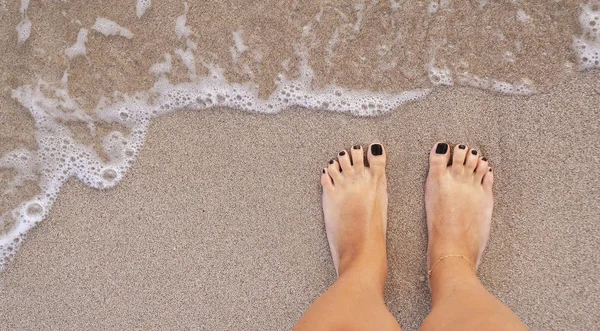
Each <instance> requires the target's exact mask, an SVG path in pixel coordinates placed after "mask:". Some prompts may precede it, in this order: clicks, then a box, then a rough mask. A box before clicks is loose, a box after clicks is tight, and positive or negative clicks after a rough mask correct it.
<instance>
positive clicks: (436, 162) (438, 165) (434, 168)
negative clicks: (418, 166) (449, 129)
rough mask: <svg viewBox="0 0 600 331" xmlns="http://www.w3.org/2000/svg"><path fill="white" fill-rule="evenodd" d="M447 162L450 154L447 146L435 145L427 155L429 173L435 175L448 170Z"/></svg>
mask: <svg viewBox="0 0 600 331" xmlns="http://www.w3.org/2000/svg"><path fill="white" fill-rule="evenodd" d="M449 160H450V153H449V152H448V144H446V143H437V144H435V146H433V148H432V149H431V152H430V153H429V172H430V173H435V172H440V171H443V170H446V169H447V168H448V161H449Z"/></svg>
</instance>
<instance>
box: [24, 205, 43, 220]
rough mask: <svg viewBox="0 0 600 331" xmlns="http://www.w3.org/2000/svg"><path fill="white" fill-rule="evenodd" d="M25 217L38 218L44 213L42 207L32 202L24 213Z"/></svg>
mask: <svg viewBox="0 0 600 331" xmlns="http://www.w3.org/2000/svg"><path fill="white" fill-rule="evenodd" d="M25 213H26V214H27V216H31V217H39V216H42V214H43V213H44V207H42V205H40V204H39V203H37V202H33V203H31V204H29V206H27V210H26V211H25Z"/></svg>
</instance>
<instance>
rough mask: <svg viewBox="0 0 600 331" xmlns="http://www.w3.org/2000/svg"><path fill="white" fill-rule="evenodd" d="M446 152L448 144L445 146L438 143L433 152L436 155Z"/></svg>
mask: <svg viewBox="0 0 600 331" xmlns="http://www.w3.org/2000/svg"><path fill="white" fill-rule="evenodd" d="M447 151H448V144H446V143H439V144H437V147H436V148H435V152H436V153H437V154H446V152H447Z"/></svg>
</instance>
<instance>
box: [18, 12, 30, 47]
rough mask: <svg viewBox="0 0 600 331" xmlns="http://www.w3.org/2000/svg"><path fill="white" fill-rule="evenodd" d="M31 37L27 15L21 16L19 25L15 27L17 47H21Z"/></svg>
mask: <svg viewBox="0 0 600 331" xmlns="http://www.w3.org/2000/svg"><path fill="white" fill-rule="evenodd" d="M30 35H31V20H29V17H27V15H25V16H23V18H22V19H21V21H20V22H19V24H18V25H17V42H18V44H19V45H23V44H24V43H25V41H27V39H29V36H30Z"/></svg>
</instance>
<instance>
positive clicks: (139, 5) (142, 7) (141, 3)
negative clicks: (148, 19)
mask: <svg viewBox="0 0 600 331" xmlns="http://www.w3.org/2000/svg"><path fill="white" fill-rule="evenodd" d="M151 5H152V0H136V2H135V14H136V15H137V17H138V18H140V17H142V16H143V15H144V13H145V12H146V10H148V8H150V6H151Z"/></svg>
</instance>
